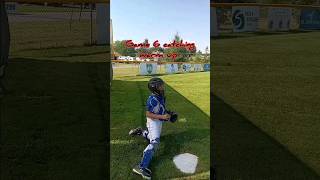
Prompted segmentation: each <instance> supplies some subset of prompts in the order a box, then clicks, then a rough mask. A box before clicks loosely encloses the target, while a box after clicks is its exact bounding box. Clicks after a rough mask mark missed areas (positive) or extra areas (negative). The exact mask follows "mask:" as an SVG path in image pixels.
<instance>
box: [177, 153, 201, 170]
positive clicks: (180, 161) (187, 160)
mask: <svg viewBox="0 0 320 180" xmlns="http://www.w3.org/2000/svg"><path fill="white" fill-rule="evenodd" d="M173 162H174V164H175V165H176V167H177V168H178V169H179V170H180V171H181V172H183V173H190V174H193V173H195V172H196V168H197V164H198V157H197V156H195V155H193V154H190V153H184V154H179V155H176V156H175V157H173Z"/></svg>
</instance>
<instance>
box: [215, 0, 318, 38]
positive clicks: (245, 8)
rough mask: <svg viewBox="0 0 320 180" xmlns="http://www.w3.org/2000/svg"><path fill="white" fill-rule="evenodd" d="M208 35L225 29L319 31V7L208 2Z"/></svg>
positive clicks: (239, 30) (235, 30)
mask: <svg viewBox="0 0 320 180" xmlns="http://www.w3.org/2000/svg"><path fill="white" fill-rule="evenodd" d="M210 6H211V36H218V35H219V34H220V33H225V32H228V33H229V32H235V33H238V32H286V31H301V30H303V31H305V30H320V6H311V5H292V4H259V3H211V4H210Z"/></svg>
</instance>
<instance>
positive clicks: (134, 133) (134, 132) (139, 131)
mask: <svg viewBox="0 0 320 180" xmlns="http://www.w3.org/2000/svg"><path fill="white" fill-rule="evenodd" d="M142 131H143V130H142V128H141V127H138V128H135V129H131V130H130V131H129V135H130V136H141V135H142Z"/></svg>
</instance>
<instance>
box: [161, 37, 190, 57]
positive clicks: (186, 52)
mask: <svg viewBox="0 0 320 180" xmlns="http://www.w3.org/2000/svg"><path fill="white" fill-rule="evenodd" d="M173 40H174V41H176V42H181V41H183V39H182V38H181V37H180V35H179V34H178V33H176V34H175V36H174V38H173ZM195 52H196V48H195V49H193V50H192V51H189V50H187V49H186V48H185V47H173V48H166V49H164V53H165V54H166V55H168V54H173V53H175V54H177V55H178V57H177V58H176V59H175V61H177V62H186V61H188V60H190V59H189V55H190V53H195ZM165 60H166V61H172V59H171V58H170V57H166V58H165Z"/></svg>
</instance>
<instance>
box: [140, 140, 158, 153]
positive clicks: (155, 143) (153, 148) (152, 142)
mask: <svg viewBox="0 0 320 180" xmlns="http://www.w3.org/2000/svg"><path fill="white" fill-rule="evenodd" d="M159 145H160V139H159V138H156V139H152V140H150V144H149V145H148V146H147V148H146V149H145V150H144V151H148V150H149V151H150V150H151V151H156V150H157V149H158V148H159Z"/></svg>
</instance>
